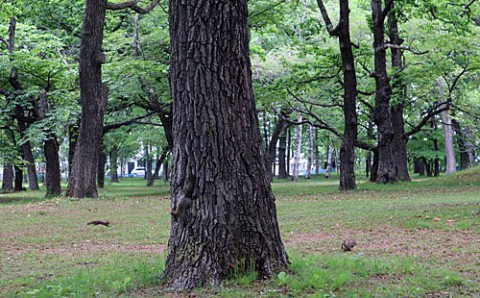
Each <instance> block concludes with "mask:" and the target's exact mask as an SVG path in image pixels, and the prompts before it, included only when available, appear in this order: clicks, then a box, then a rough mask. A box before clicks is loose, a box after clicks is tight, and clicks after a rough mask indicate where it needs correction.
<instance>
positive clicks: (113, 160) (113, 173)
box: [109, 146, 119, 183]
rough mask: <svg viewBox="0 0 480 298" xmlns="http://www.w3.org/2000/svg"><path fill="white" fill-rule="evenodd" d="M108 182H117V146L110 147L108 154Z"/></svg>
mask: <svg viewBox="0 0 480 298" xmlns="http://www.w3.org/2000/svg"><path fill="white" fill-rule="evenodd" d="M109 159H110V182H112V183H118V182H119V181H118V148H117V147H116V146H114V147H112V149H111V151H110V154H109Z"/></svg>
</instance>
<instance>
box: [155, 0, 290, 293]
mask: <svg viewBox="0 0 480 298" xmlns="http://www.w3.org/2000/svg"><path fill="white" fill-rule="evenodd" d="M169 4H170V8H169V12H170V36H171V51H170V53H171V68H170V69H171V73H170V84H171V94H172V97H173V103H174V106H173V135H174V148H173V161H172V165H173V175H172V182H171V185H172V190H171V192H172V205H173V211H172V214H173V215H174V217H173V219H174V220H172V229H171V233H170V240H169V243H168V257H167V260H166V265H165V274H166V277H167V278H168V280H169V282H168V284H169V286H170V287H172V288H173V289H176V290H183V289H192V288H193V287H197V286H218V285H219V284H220V282H221V281H222V280H223V279H224V278H226V277H227V276H229V275H231V274H232V273H233V272H235V271H237V270H241V269H247V270H250V269H255V270H256V271H257V272H258V273H259V276H261V277H268V276H272V274H275V273H278V272H280V271H284V270H286V267H287V264H288V258H287V254H286V252H285V249H284V246H283V244H282V241H281V239H280V233H279V227H278V222H277V218H276V207H275V198H274V195H273V192H272V190H271V187H270V181H269V179H268V173H267V168H266V165H265V157H264V150H263V149H262V140H261V136H260V129H259V122H258V118H257V113H256V109H255V102H254V99H253V92H252V83H251V70H250V60H249V50H248V42H249V32H248V22H247V16H248V13H247V1H246V0H241V1H227V2H225V1H224V2H213V1H197V0H186V1H183V2H181V1H177V0H170V3H169ZM239 144H241V146H239ZM194 177H196V179H195V178H194ZM192 178H193V179H192ZM182 188H183V190H182ZM175 219H176V221H175Z"/></svg>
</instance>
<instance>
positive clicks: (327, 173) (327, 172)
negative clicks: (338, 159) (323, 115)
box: [325, 135, 333, 178]
mask: <svg viewBox="0 0 480 298" xmlns="http://www.w3.org/2000/svg"><path fill="white" fill-rule="evenodd" d="M331 137H332V136H331V135H330V138H329V140H328V146H327V163H326V165H325V178H330V174H331V172H332V159H333V143H332V140H331Z"/></svg>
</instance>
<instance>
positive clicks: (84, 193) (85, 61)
mask: <svg viewBox="0 0 480 298" xmlns="http://www.w3.org/2000/svg"><path fill="white" fill-rule="evenodd" d="M106 6H107V2H106V1H105V0H100V1H98V0H87V1H86V8H85V14H84V19H83V27H82V39H81V44H80V68H79V70H80V102H81V105H82V114H81V119H80V129H79V133H78V139H77V144H76V146H75V154H74V157H73V168H72V171H71V173H70V177H69V179H68V187H67V192H66V195H67V196H68V197H75V198H83V197H92V198H96V197H98V190H97V183H96V178H97V166H98V152H99V149H100V144H101V139H102V135H103V116H104V110H105V105H106V103H107V95H108V88H107V87H106V86H105V85H103V84H102V64H103V63H104V62H105V55H104V54H103V52H102V42H103V28H104V24H105V13H106Z"/></svg>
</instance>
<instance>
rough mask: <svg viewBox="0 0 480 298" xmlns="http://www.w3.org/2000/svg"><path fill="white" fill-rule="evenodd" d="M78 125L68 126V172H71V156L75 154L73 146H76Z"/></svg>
mask: <svg viewBox="0 0 480 298" xmlns="http://www.w3.org/2000/svg"><path fill="white" fill-rule="evenodd" d="M77 138H78V125H76V124H75V125H72V124H70V125H69V126H68V173H69V176H70V173H71V172H72V167H73V156H74V155H75V147H76V146H77Z"/></svg>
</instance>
